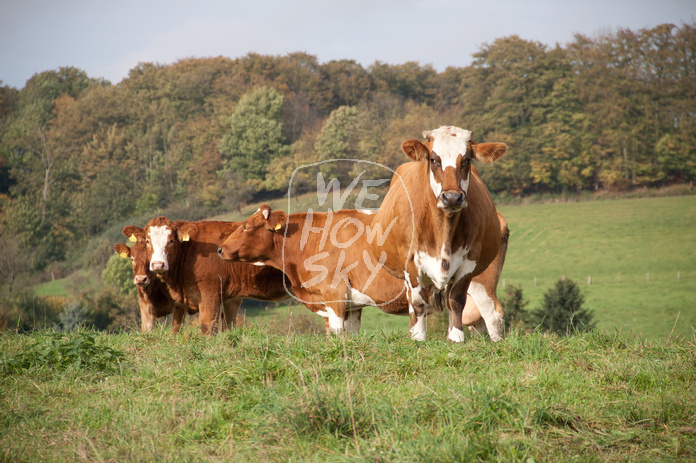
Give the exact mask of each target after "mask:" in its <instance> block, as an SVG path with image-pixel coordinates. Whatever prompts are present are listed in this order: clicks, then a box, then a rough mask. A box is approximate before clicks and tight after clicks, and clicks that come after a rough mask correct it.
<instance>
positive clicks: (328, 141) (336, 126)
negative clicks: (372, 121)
mask: <svg viewBox="0 0 696 463" xmlns="http://www.w3.org/2000/svg"><path fill="white" fill-rule="evenodd" d="M357 125H358V109H357V108H355V107H354V106H341V107H339V108H338V109H336V110H334V111H332V112H331V114H330V115H329V118H328V119H327V120H326V122H324V126H323V127H322V128H321V132H320V133H319V135H318V136H317V139H316V142H315V143H314V150H315V151H316V153H317V157H318V158H319V159H320V160H322V161H328V160H330V159H360V156H359V154H358V151H357V148H358V137H357ZM352 168H353V163H351V162H349V161H332V162H327V163H325V164H322V166H321V167H320V170H321V172H322V174H323V175H324V177H325V178H326V181H327V182H328V181H329V180H330V179H331V178H332V177H336V178H338V180H339V181H340V182H341V184H342V185H348V184H349V183H350V181H351V179H350V178H349V174H350V171H351V169H352Z"/></svg>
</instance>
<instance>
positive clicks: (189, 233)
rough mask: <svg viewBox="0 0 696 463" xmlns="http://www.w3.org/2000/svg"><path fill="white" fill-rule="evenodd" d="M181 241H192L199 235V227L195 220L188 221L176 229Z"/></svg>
mask: <svg viewBox="0 0 696 463" xmlns="http://www.w3.org/2000/svg"><path fill="white" fill-rule="evenodd" d="M176 234H177V236H178V238H179V241H190V240H193V239H196V236H198V227H197V226H196V224H195V223H193V222H187V223H185V224H183V225H182V226H180V227H178V228H177V229H176Z"/></svg>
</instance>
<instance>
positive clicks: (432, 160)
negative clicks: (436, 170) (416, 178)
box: [430, 158, 440, 167]
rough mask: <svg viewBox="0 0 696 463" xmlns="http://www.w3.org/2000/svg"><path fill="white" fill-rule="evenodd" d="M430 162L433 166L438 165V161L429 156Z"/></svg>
mask: <svg viewBox="0 0 696 463" xmlns="http://www.w3.org/2000/svg"><path fill="white" fill-rule="evenodd" d="M430 164H431V165H432V166H434V167H440V161H438V160H437V159H435V158H430Z"/></svg>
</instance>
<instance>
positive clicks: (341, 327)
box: [317, 304, 345, 334]
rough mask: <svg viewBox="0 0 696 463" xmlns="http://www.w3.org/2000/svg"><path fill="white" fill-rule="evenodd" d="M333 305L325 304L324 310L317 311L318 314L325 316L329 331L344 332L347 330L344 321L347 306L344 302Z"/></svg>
mask: <svg viewBox="0 0 696 463" xmlns="http://www.w3.org/2000/svg"><path fill="white" fill-rule="evenodd" d="M332 306H333V307H332ZM332 306H328V305H325V306H324V310H319V311H317V315H321V316H322V317H324V324H325V325H326V327H327V330H328V331H327V332H328V333H333V334H342V333H343V332H344V331H345V324H344V322H343V318H344V317H345V307H344V306H343V305H342V304H332Z"/></svg>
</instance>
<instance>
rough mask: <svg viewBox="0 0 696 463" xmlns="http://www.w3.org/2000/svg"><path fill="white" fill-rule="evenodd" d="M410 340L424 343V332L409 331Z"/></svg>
mask: <svg viewBox="0 0 696 463" xmlns="http://www.w3.org/2000/svg"><path fill="white" fill-rule="evenodd" d="M411 339H413V340H414V341H425V340H426V335H425V331H415V332H414V331H411Z"/></svg>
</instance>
